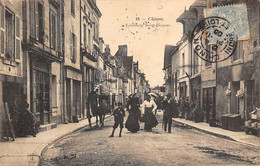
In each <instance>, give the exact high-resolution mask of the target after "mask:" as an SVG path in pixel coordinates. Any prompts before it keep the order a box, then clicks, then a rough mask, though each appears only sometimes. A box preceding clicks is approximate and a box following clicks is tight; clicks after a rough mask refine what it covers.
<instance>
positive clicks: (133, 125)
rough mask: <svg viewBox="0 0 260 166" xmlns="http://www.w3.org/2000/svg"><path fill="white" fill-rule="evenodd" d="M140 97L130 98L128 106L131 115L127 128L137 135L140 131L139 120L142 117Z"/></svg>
mask: <svg viewBox="0 0 260 166" xmlns="http://www.w3.org/2000/svg"><path fill="white" fill-rule="evenodd" d="M139 97H140V96H139V94H136V96H133V97H131V98H129V100H128V102H127V106H126V108H127V110H128V112H129V115H128V118H127V121H126V123H125V127H126V128H127V130H128V131H130V132H132V133H136V132H137V131H139V129H140V125H139V120H140V117H141V111H140V109H139V106H140V103H139Z"/></svg>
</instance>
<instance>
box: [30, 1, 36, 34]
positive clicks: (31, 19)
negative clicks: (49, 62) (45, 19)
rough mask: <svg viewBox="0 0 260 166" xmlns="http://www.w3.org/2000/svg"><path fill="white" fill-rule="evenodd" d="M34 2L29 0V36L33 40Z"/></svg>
mask: <svg viewBox="0 0 260 166" xmlns="http://www.w3.org/2000/svg"><path fill="white" fill-rule="evenodd" d="M34 8H35V1H34V0H30V1H29V12H30V14H29V15H30V36H31V37H33V38H35V20H34V18H35V17H34V15H35V10H34Z"/></svg>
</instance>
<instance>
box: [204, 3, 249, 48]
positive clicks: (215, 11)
mask: <svg viewBox="0 0 260 166" xmlns="http://www.w3.org/2000/svg"><path fill="white" fill-rule="evenodd" d="M204 17H205V18H209V17H220V18H223V19H225V20H227V21H228V23H229V25H223V26H226V30H225V31H221V32H218V30H216V29H209V33H210V34H214V35H212V36H211V37H210V38H209V43H210V44H216V43H217V42H222V41H223V42H225V41H232V40H235V41H239V40H249V39H250V31H249V24H248V15H247V7H246V5H245V4H236V5H228V6H221V7H213V8H205V9H204ZM219 24H223V23H219ZM214 31H215V32H214Z"/></svg>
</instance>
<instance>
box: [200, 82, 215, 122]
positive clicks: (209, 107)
mask: <svg viewBox="0 0 260 166" xmlns="http://www.w3.org/2000/svg"><path fill="white" fill-rule="evenodd" d="M203 111H204V115H205V120H206V122H207V123H208V122H209V120H210V119H215V118H216V88H215V87H212V88H204V89H203Z"/></svg>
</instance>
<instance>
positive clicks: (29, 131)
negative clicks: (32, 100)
mask: <svg viewBox="0 0 260 166" xmlns="http://www.w3.org/2000/svg"><path fill="white" fill-rule="evenodd" d="M23 96H24V97H23V98H22V101H21V103H20V105H19V108H18V109H19V117H18V122H17V123H18V124H17V126H19V127H18V136H20V137H24V136H26V135H32V136H34V137H36V133H37V130H36V126H35V124H36V119H35V116H34V115H33V114H32V113H31V112H30V111H29V110H28V108H29V104H28V103H27V101H26V95H23Z"/></svg>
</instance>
